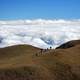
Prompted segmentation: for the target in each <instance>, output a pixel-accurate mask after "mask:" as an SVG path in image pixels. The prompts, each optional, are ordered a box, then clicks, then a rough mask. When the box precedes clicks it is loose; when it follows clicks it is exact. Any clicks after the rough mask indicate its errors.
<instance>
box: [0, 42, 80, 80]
mask: <svg viewBox="0 0 80 80" xmlns="http://www.w3.org/2000/svg"><path fill="white" fill-rule="evenodd" d="M76 42H77V41H76ZM72 43H73V44H74V43H75V41H72ZM77 43H78V42H77ZM65 45H67V43H66V44H65ZM8 77H9V78H8ZM2 78H4V80H6V79H7V78H8V79H7V80H16V79H17V80H80V43H78V44H76V46H71V47H69V48H66V49H61V48H60V47H59V48H57V49H55V50H54V49H51V50H43V51H42V53H41V49H39V48H36V47H33V46H29V45H17V46H12V47H7V48H2V49H0V79H2Z"/></svg>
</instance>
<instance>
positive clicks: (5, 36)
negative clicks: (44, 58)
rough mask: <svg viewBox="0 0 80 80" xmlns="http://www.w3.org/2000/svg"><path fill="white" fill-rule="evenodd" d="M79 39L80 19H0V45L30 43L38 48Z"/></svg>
mask: <svg viewBox="0 0 80 80" xmlns="http://www.w3.org/2000/svg"><path fill="white" fill-rule="evenodd" d="M74 39H80V20H79V19H78V20H62V19H60V20H45V19H44V20H43V19H37V20H15V21H0V47H6V46H11V45H16V44H30V45H33V46H36V47H40V48H47V47H50V46H52V47H53V48H55V47H56V46H59V45H61V44H62V43H64V42H67V41H69V40H74Z"/></svg>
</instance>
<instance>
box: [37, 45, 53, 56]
mask: <svg viewBox="0 0 80 80" xmlns="http://www.w3.org/2000/svg"><path fill="white" fill-rule="evenodd" d="M51 49H52V47H51V46H50V48H47V49H40V51H39V52H38V53H36V56H38V55H42V54H43V53H46V52H48V51H49V50H51Z"/></svg>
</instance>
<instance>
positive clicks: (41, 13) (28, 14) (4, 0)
mask: <svg viewBox="0 0 80 80" xmlns="http://www.w3.org/2000/svg"><path fill="white" fill-rule="evenodd" d="M37 18H44V19H79V18H80V0H0V20H3V19H37Z"/></svg>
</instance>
